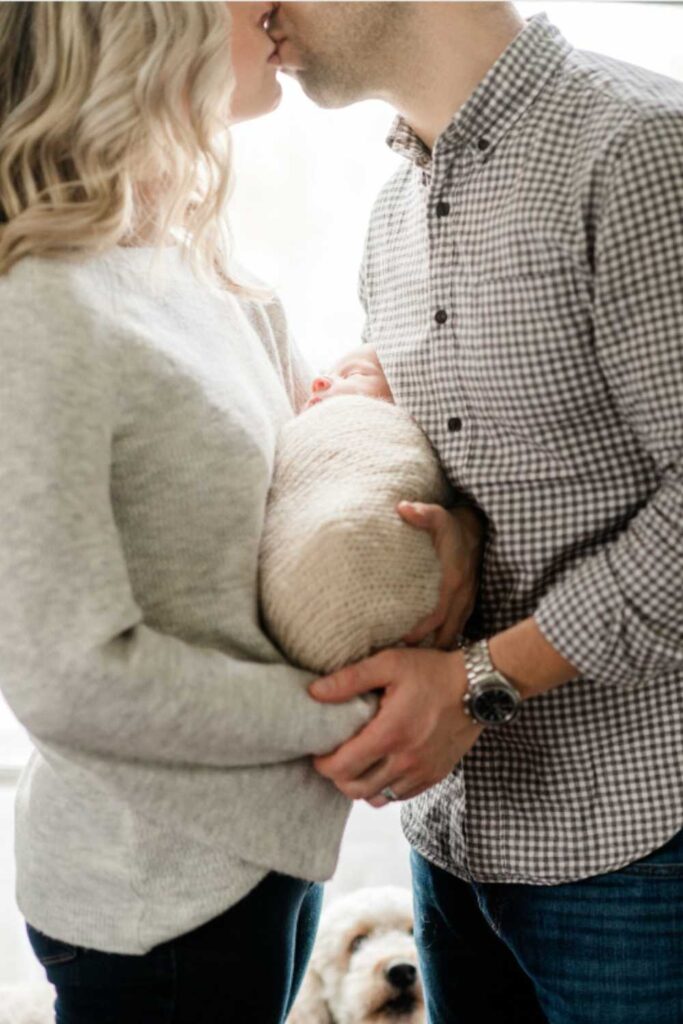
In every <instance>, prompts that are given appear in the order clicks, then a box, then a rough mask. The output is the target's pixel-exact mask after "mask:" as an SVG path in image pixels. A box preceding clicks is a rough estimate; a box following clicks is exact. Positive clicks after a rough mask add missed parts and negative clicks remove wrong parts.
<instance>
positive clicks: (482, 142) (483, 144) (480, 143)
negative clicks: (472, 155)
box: [477, 139, 491, 151]
mask: <svg viewBox="0 0 683 1024" xmlns="http://www.w3.org/2000/svg"><path fill="white" fill-rule="evenodd" d="M490 145H491V143H490V142H489V140H488V139H477V149H481V150H482V151H483V150H485V149H488V148H489V146H490Z"/></svg>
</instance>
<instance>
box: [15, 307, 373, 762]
mask: <svg viewBox="0 0 683 1024" xmlns="http://www.w3.org/2000/svg"><path fill="white" fill-rule="evenodd" d="M4 292H5V301H4V302H3V303H0V685H1V686H2V689H3V692H4V694H5V696H6V699H7V701H8V703H9V705H10V706H11V707H12V709H13V711H14V713H15V714H16V716H17V718H18V719H19V720H20V721H21V722H22V724H23V725H24V726H25V727H26V728H27V729H28V731H29V732H30V733H32V734H33V735H34V736H35V737H37V738H38V739H40V740H43V741H47V742H52V743H56V744H60V745H62V746H64V747H71V748H75V749H78V750H81V751H86V752H87V751H90V752H97V753H100V754H106V755H110V756H112V757H120V758H125V759H143V760H147V761H157V762H187V763H192V764H203V765H217V766H233V765H249V764H257V763H267V762H276V761H281V760H285V759H290V758H297V757H300V756H302V755H306V754H309V753H314V752H320V751H323V750H330V749H332V748H333V747H335V746H337V745H338V744H339V743H340V742H341V741H342V740H344V739H345V738H347V737H348V736H350V735H351V734H352V733H353V732H355V731H356V730H357V729H358V728H359V727H360V726H361V725H362V724H363V723H364V722H365V721H366V720H367V719H368V717H369V715H370V711H369V709H368V707H367V706H366V705H365V704H363V703H358V702H356V703H353V704H350V705H348V706H347V707H345V708H332V709H330V708H326V707H324V706H321V705H319V704H318V703H317V702H315V701H313V700H312V699H311V698H310V697H309V695H308V693H307V690H306V686H307V683H308V682H309V681H310V679H311V677H310V676H309V675H308V674H306V673H304V672H300V671H297V670H295V669H292V668H290V667H288V666H286V665H283V664H279V663H278V664H254V663H251V662H247V661H243V660H240V658H239V657H230V656H228V655H226V654H224V653H222V652H221V651H219V650H214V649H208V648H201V647H197V646H194V645H193V644H190V643H186V642H184V641H183V640H181V639H179V638H177V637H174V636H170V635H166V634H163V633H161V632H158V631H157V630H155V629H152V628H150V627H149V626H148V625H146V624H145V622H144V619H143V613H142V611H141V609H140V606H139V605H138V603H137V602H136V600H135V597H134V594H133V591H132V588H131V584H130V580H129V577H128V572H127V565H126V561H125V557H124V553H123V549H122V545H121V538H120V535H119V533H118V530H117V527H116V522H115V518H114V514H113V510H112V505H111V499H110V463H111V458H112V437H113V433H114V429H115V424H116V422H117V420H116V411H117V390H116V375H115V373H114V372H113V368H112V364H113V360H114V359H115V358H117V357H118V352H117V351H116V349H115V347H114V344H113V343H112V341H111V339H109V341H108V343H107V344H104V343H102V339H101V333H102V332H101V331H100V332H99V336H98V332H97V330H96V329H95V327H94V325H93V324H92V323H90V321H89V318H88V315H86V314H81V313H78V314H74V313H73V310H72V309H69V315H68V316H67V315H65V314H64V310H62V309H60V310H55V315H54V319H53V322H52V323H49V322H48V320H47V318H46V316H45V308H44V307H45V302H44V301H41V302H40V303H39V304H40V305H41V306H42V308H41V309H40V310H39V311H36V310H35V309H33V308H29V304H28V303H27V302H25V301H23V302H8V301H7V296H8V295H11V289H10V288H9V287H6V288H5V289H4ZM71 305H72V306H73V305H74V303H72V304H71Z"/></svg>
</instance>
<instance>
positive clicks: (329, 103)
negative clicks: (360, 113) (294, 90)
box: [280, 66, 362, 110]
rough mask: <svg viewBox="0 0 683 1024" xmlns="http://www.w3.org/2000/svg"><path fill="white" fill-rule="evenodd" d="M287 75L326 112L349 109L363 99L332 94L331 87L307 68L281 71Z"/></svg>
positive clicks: (283, 69)
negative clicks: (317, 78) (342, 108)
mask: <svg viewBox="0 0 683 1024" xmlns="http://www.w3.org/2000/svg"><path fill="white" fill-rule="evenodd" d="M280 70H281V71H282V72H283V73H284V74H285V75H289V77H290V78H293V79H294V80H295V81H296V82H298V84H299V85H300V86H301V89H302V90H303V92H304V93H305V94H306V96H308V98H309V100H311V101H312V102H313V103H315V105H316V106H318V107H323V108H325V109H326V110H338V109H339V108H340V107H348V106H350V105H351V104H352V103H355V102H356V101H357V100H358V99H361V98H362V97H360V96H359V97H356V96H344V95H342V94H340V93H339V92H331V91H330V87H329V86H325V85H324V84H322V83H321V82H318V81H316V79H315V78H314V77H312V76H311V75H310V73H308V72H307V71H306V69H305V68H295V67H290V68H288V67H284V66H283V67H282V68H281V69H280Z"/></svg>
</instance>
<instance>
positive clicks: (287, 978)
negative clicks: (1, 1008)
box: [27, 873, 322, 1024]
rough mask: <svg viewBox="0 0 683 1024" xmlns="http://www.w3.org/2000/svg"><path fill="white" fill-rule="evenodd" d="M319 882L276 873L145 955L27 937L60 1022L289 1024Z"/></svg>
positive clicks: (32, 933)
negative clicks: (223, 909)
mask: <svg viewBox="0 0 683 1024" xmlns="http://www.w3.org/2000/svg"><path fill="white" fill-rule="evenodd" d="M321 902H322V886H320V885H317V884H314V883H310V882H302V881H300V880H299V879H296V878H289V877H287V876H285V875H278V874H275V873H271V874H269V875H267V876H266V878H264V879H263V881H262V882H261V883H260V884H259V885H258V886H257V887H256V888H255V889H253V890H252V891H251V892H250V893H249V894H248V895H247V896H245V898H244V899H243V900H241V901H240V902H239V903H237V904H236V905H235V906H234V907H231V908H230V909H229V910H227V911H226V912H225V913H224V914H221V915H220V916H219V917H215V918H213V920H211V921H208V922H207V923H206V924H203V925H201V926H200V927H199V928H196V929H194V930H193V931H191V932H187V933H186V934H185V935H181V936H179V937H178V938H176V939H172V940H170V941H168V942H163V943H161V944H160V945H158V946H155V947H154V948H153V949H151V950H150V951H149V952H148V953H145V954H144V955H142V956H129V955H123V954H118V953H100V952H98V951H96V950H92V949H84V948H82V947H80V946H71V945H68V944H67V943H64V942H59V941H57V940H56V939H52V938H48V937H47V936H46V935H43V934H42V933H41V932H38V931H36V929H35V928H32V927H31V925H27V930H28V936H29V940H30V942H31V945H32V947H33V951H34V953H35V954H36V956H37V958H38V960H39V961H40V962H41V964H42V965H43V967H44V968H45V971H46V974H47V976H48V979H49V980H50V981H51V982H52V984H53V985H54V986H55V988H56V990H57V1000H56V1003H55V1009H56V1024H232V1022H234V1024H247V1022H253V1024H256V1022H258V1024H283V1022H284V1020H285V1018H286V1017H287V1014H288V1013H289V1010H290V1009H291V1006H292V1003H293V1002H294V999H295V998H296V994H297V992H298V990H299V986H300V984H301V981H302V979H303V975H304V972H305V970H306V966H307V964H308V959H309V957H310V954H311V950H312V948H313V942H314V940H315V934H316V930H317V927H318V919H319V916H320V908H321Z"/></svg>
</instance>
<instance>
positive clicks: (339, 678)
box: [310, 649, 482, 807]
mask: <svg viewBox="0 0 683 1024" xmlns="http://www.w3.org/2000/svg"><path fill="white" fill-rule="evenodd" d="M466 687H467V677H466V673H465V666H464V663H463V658H462V655H461V654H459V653H458V652H457V651H454V652H448V653H444V652H442V651H426V650H419V651H418V650H405V649H401V650H396V649H392V650H387V651H381V652H380V653H379V654H376V655H374V656H373V657H371V658H366V659H365V660H364V661H359V662H358V663H357V664H355V665H351V666H349V667H348V668H344V669H341V671H339V672H336V673H334V674H333V675H331V676H327V677H325V678H323V679H317V680H316V681H315V682H314V683H312V684H311V687H310V693H311V695H312V696H313V697H315V698H316V699H317V700H321V701H327V702H330V703H342V702H343V701H347V700H350V699H351V698H352V697H355V696H356V695H357V694H361V693H367V692H368V691H370V690H376V689H378V688H380V689H381V690H382V691H383V693H382V696H381V698H380V706H379V710H378V711H377V714H376V715H375V717H374V718H373V720H372V721H371V722H369V723H368V725H366V726H365V728H364V729H362V730H361V732H360V733H358V734H357V735H356V736H354V737H353V738H352V739H350V740H349V741H348V742H347V743H344V744H343V745H342V746H341V747H338V748H337V750H335V751H334V753H332V754H327V755H325V756H324V757H316V758H314V762H313V763H314V765H315V768H316V770H317V771H318V772H320V774H321V775H324V776H325V777H326V778H328V779H331V780H332V782H334V784H335V785H336V786H337V788H338V789H339V790H341V792H342V793H344V794H345V795H346V796H348V797H351V799H353V800H367V801H368V802H369V803H371V804H372V805H373V807H382V806H383V805H384V804H386V803H387V801H386V799H385V798H384V797H382V796H380V795H379V794H380V793H381V791H382V789H384V788H385V786H391V788H392V789H393V790H394V792H395V793H396V795H397V796H398V797H399V798H400V799H401V800H404V799H407V798H408V797H413V796H417V795H418V793H422V792H423V791H424V790H425V789H429V788H430V787H431V786H434V785H436V783H437V782H440V781H441V779H443V778H445V777H446V775H448V774H449V772H450V771H451V770H452V769H453V767H454V766H455V765H456V764H457V763H458V761H460V759H461V758H462V757H463V756H464V755H465V754H466V753H467V752H468V750H470V748H471V747H472V745H473V744H474V743H475V741H476V740H477V739H478V737H479V735H480V733H481V731H482V727H481V726H480V725H478V724H477V723H476V722H474V721H473V720H472V719H471V718H470V717H469V715H468V714H467V713H466V712H465V710H464V705H463V695H464V693H465V690H466Z"/></svg>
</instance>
